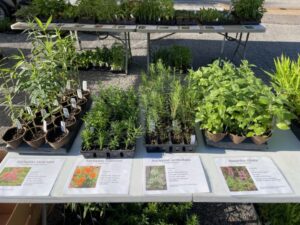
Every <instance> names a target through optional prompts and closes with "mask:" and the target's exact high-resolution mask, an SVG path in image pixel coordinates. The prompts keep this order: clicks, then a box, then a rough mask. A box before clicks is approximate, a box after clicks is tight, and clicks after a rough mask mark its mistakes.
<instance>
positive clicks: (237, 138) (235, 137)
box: [229, 134, 247, 145]
mask: <svg viewBox="0 0 300 225" xmlns="http://www.w3.org/2000/svg"><path fill="white" fill-rule="evenodd" d="M229 137H230V139H231V141H232V142H233V143H234V144H236V145H238V144H241V143H242V142H243V141H245V140H246V138H247V137H245V136H239V135H235V134H229Z"/></svg>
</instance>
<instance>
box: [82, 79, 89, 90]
mask: <svg viewBox="0 0 300 225" xmlns="http://www.w3.org/2000/svg"><path fill="white" fill-rule="evenodd" d="M82 90H84V91H87V90H88V87H87V81H86V80H84V81H83V82H82Z"/></svg>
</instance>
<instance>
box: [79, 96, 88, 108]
mask: <svg viewBox="0 0 300 225" xmlns="http://www.w3.org/2000/svg"><path fill="white" fill-rule="evenodd" d="M86 104H87V99H86V98H82V99H78V100H77V105H79V106H80V107H81V110H83V109H84V108H85V107H86Z"/></svg>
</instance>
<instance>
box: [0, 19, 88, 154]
mask: <svg viewBox="0 0 300 225" xmlns="http://www.w3.org/2000/svg"><path fill="white" fill-rule="evenodd" d="M36 22H37V24H38V27H37V28H36V27H35V26H32V29H31V30H29V38H30V40H31V43H32V50H31V55H30V56H29V57H25V55H23V53H21V54H20V55H15V56H13V57H12V58H13V59H14V60H16V64H15V65H14V66H13V67H11V68H9V69H4V68H2V69H1V73H0V75H1V80H2V83H1V89H0V90H1V94H2V96H3V97H2V99H1V100H2V103H4V105H5V106H6V109H7V112H8V114H9V115H10V118H11V120H12V124H13V126H12V127H11V128H10V129H8V131H7V132H6V133H5V134H4V135H3V140H4V141H5V142H6V143H7V144H8V145H9V146H10V147H12V148H17V147H18V146H19V145H20V144H21V143H22V142H23V141H24V142H26V143H27V144H28V145H29V146H31V147H32V148H34V149H37V148H39V147H40V146H42V145H43V144H44V143H45V142H47V143H48V144H49V145H50V146H51V147H52V148H54V149H59V148H61V147H62V146H64V145H66V144H67V143H68V142H69V140H70V137H71V133H73V132H74V131H76V124H78V122H79V121H80V117H81V116H82V112H83V111H84V110H85V109H86V104H87V101H88V99H89V96H90V92H89V90H88V89H87V85H86V84H85V85H84V87H83V88H81V87H80V84H79V81H78V77H77V69H76V67H74V65H73V59H74V56H75V53H76V51H75V48H74V40H73V38H72V37H71V36H67V37H64V38H62V37H61V35H60V32H59V31H58V30H56V31H54V32H50V33H49V32H47V31H46V30H47V27H48V26H49V24H50V23H51V18H50V19H49V20H48V22H47V23H46V24H45V25H44V24H42V22H41V21H40V20H39V19H36ZM21 96H23V97H24V98H23V99H22V102H21V103H22V104H17V105H16V103H17V102H16V97H17V98H18V99H19V100H20V97H21Z"/></svg>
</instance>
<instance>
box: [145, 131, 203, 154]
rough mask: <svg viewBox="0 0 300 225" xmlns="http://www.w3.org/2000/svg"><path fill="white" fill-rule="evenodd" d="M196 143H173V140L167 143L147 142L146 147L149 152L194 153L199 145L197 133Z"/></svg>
mask: <svg viewBox="0 0 300 225" xmlns="http://www.w3.org/2000/svg"><path fill="white" fill-rule="evenodd" d="M195 137H196V141H195V143H194V144H173V143H172V142H171V141H170V142H169V143H166V144H157V145H151V144H146V142H145V144H144V145H145V147H146V150H147V152H148V153H164V152H165V153H193V152H195V151H196V149H197V147H198V144H197V143H198V142H197V135H195Z"/></svg>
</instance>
